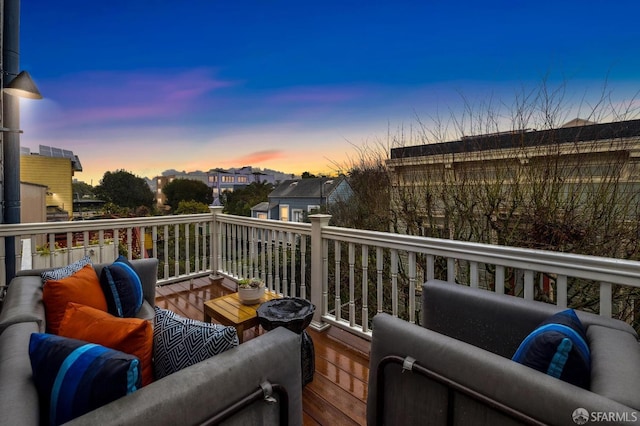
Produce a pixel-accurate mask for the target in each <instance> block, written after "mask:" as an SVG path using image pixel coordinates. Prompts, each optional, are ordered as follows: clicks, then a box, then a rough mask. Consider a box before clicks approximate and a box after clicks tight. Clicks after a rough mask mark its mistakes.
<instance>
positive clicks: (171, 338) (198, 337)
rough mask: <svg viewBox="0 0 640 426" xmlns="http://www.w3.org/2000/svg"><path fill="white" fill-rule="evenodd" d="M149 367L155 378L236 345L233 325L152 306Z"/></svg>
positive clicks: (236, 340)
mask: <svg viewBox="0 0 640 426" xmlns="http://www.w3.org/2000/svg"><path fill="white" fill-rule="evenodd" d="M155 309H156V316H155V318H154V320H153V358H154V361H153V369H154V374H155V378H156V380H158V379H161V378H163V377H165V376H168V375H169V374H172V373H175V372H176V371H179V370H182V369H183V368H186V367H189V366H190V365H193V364H197V363H198V362H200V361H204V360H205V359H207V358H210V357H212V356H213V355H217V354H219V353H222V352H224V351H226V350H228V349H231V348H235V347H236V346H238V334H237V332H236V329H235V328H234V327H226V326H223V325H220V324H210V323H206V322H201V321H196V320H192V319H188V318H183V317H181V316H180V315H178V314H176V313H174V312H171V311H169V310H166V309H160V308H158V307H157V306H156V308H155Z"/></svg>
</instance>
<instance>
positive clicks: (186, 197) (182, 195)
mask: <svg viewBox="0 0 640 426" xmlns="http://www.w3.org/2000/svg"><path fill="white" fill-rule="evenodd" d="M162 192H163V193H164V195H165V196H166V197H167V205H169V206H171V209H172V210H176V209H177V208H178V206H179V205H180V202H181V201H196V202H198V203H204V204H205V205H209V204H211V203H212V202H213V195H212V193H211V188H209V187H208V186H207V185H206V184H205V183H204V182H201V181H199V180H192V179H174V180H173V181H171V182H169V183H168V184H166V185H165V186H164V188H162Z"/></svg>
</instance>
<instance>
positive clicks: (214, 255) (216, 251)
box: [209, 206, 224, 277]
mask: <svg viewBox="0 0 640 426" xmlns="http://www.w3.org/2000/svg"><path fill="white" fill-rule="evenodd" d="M223 208H224V207H222V206H209V211H210V212H211V216H213V219H212V221H211V227H210V228H209V229H210V230H211V235H210V236H209V241H210V242H209V253H211V258H210V259H209V266H210V267H211V276H212V277H217V276H218V256H219V255H220V241H219V239H220V230H219V229H218V227H219V224H218V218H217V216H218V215H219V214H220V213H222V209H223Z"/></svg>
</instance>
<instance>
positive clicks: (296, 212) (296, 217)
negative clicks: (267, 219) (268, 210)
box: [291, 209, 304, 222]
mask: <svg viewBox="0 0 640 426" xmlns="http://www.w3.org/2000/svg"><path fill="white" fill-rule="evenodd" d="M291 214H292V215H293V221H294V222H303V221H304V215H303V214H302V210H301V209H293V210H291Z"/></svg>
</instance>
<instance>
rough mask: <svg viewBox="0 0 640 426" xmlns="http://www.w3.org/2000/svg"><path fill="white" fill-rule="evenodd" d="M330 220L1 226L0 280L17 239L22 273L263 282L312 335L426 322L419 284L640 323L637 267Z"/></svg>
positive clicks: (187, 219) (210, 217)
mask: <svg viewBox="0 0 640 426" xmlns="http://www.w3.org/2000/svg"><path fill="white" fill-rule="evenodd" d="M329 218H330V216H327V215H314V216H311V221H312V223H311V224H308V223H290V222H280V221H272V220H262V219H254V218H246V217H239V216H232V215H226V214H222V213H221V208H220V207H212V208H211V214H200V215H184V216H163V217H149V218H135V219H115V220H96V221H86V222H64V223H40V224H17V225H0V280H4V279H5V278H4V277H5V272H6V270H7V269H6V260H7V259H6V256H5V252H4V240H5V238H9V237H14V239H15V249H16V250H15V253H16V259H15V263H16V265H18V266H21V265H23V264H24V262H23V258H24V257H27V255H28V256H30V257H31V258H32V259H33V258H35V257H37V256H43V255H44V256H45V257H48V260H47V262H49V263H47V264H45V265H44V266H50V265H54V263H52V262H54V261H56V259H59V260H58V261H63V262H66V263H69V262H70V261H72V260H74V256H77V255H78V254H77V252H78V251H79V252H80V253H82V254H89V255H91V256H92V259H93V261H94V262H102V261H111V260H112V259H113V258H114V257H115V256H116V255H117V254H118V253H121V252H126V254H127V256H128V257H129V258H137V257H143V256H153V257H157V258H158V259H159V260H160V265H161V268H160V271H159V275H160V276H159V280H158V284H159V285H162V284H165V283H169V282H173V281H178V280H184V279H186V278H188V277H193V276H203V275H209V274H218V275H224V276H227V277H230V278H232V279H238V278H242V277H260V278H262V279H263V280H264V281H265V282H266V283H267V285H268V287H269V288H270V289H271V290H273V291H275V292H277V293H279V294H282V295H285V296H298V297H303V298H307V299H310V300H311V301H312V302H313V303H314V304H315V305H316V314H315V316H314V321H313V323H312V324H313V326H315V327H317V328H322V327H323V326H326V325H328V324H332V325H335V326H338V327H341V328H343V329H346V330H348V331H350V332H352V333H354V334H357V335H360V336H362V337H365V338H370V335H371V330H370V321H371V319H372V317H373V316H374V315H375V314H376V313H378V312H388V313H390V314H392V315H395V316H399V317H401V318H404V319H406V320H407V321H410V322H419V319H420V311H421V303H420V292H421V284H422V282H424V281H425V280H427V279H433V278H438V279H442V280H446V281H449V282H452V283H454V282H458V283H461V284H466V285H470V286H472V287H478V288H485V289H487V290H489V291H495V292H498V293H505V292H508V293H511V294H514V295H515V296H518V297H524V298H525V299H534V298H537V299H545V300H547V301H548V302H550V303H554V304H556V305H558V306H560V307H566V306H570V307H574V308H576V309H584V310H588V311H593V312H597V313H599V314H601V315H604V316H616V317H620V318H622V319H624V320H626V321H628V322H634V321H636V318H635V315H636V314H635V311H636V310H635V305H636V303H637V299H638V298H640V262H637V261H629V260H620V259H611V258H602V257H595V256H582V255H572V254H564V253H557V252H549V251H542V250H529V249H521V248H514V247H504V246H495V245H486V244H476V243H469V242H462V241H452V240H442V239H434V238H424V237H415V236H408V235H398V234H392V233H384V232H372V231H363V230H358V229H347V228H338V227H333V226H329V224H328V223H329ZM25 240H27V241H29V243H30V244H26V246H30V247H31V253H28V252H27V253H25V252H24V250H23V248H24V247H25V244H23V242H24V241H25ZM56 242H57V243H58V245H57V246H56ZM43 247H45V248H46V249H45V250H42V248H43ZM57 247H58V248H57ZM59 247H64V248H63V249H60V248H59ZM69 247H75V249H74V250H68V249H67V248H69ZM38 249H40V250H38ZM18 269H19V267H18ZM1 284H2V285H5V284H6V280H5V281H4V282H2V283H1Z"/></svg>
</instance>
